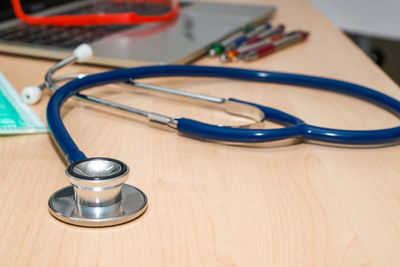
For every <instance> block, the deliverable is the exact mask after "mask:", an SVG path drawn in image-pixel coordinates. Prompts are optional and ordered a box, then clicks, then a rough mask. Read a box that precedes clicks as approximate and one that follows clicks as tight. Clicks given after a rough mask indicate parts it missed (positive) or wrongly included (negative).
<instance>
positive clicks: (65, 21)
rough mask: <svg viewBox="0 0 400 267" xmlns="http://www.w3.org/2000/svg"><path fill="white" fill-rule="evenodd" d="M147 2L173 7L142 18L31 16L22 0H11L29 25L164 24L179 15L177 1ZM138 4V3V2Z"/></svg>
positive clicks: (133, 15)
mask: <svg viewBox="0 0 400 267" xmlns="http://www.w3.org/2000/svg"><path fill="white" fill-rule="evenodd" d="M117 1H118V0H117ZM146 1H147V2H151V3H156V4H162V5H168V6H171V10H170V11H169V12H168V13H165V14H162V15H145V16H141V15H138V14H136V13H133V12H131V13H115V14H87V15H56V16H49V17H46V16H31V15H28V14H26V13H25V12H24V11H23V9H22V6H21V2H20V0H11V3H12V6H13V9H14V13H15V15H16V17H17V18H18V19H20V20H22V21H23V22H25V23H28V24H39V25H42V24H47V25H55V26H84V25H109V24H137V23H151V22H163V21H169V20H172V19H174V18H175V17H176V16H177V15H178V13H179V9H180V8H179V3H178V1H177V0H172V1H171V2H170V1H166V0H146ZM136 2H137V1H136Z"/></svg>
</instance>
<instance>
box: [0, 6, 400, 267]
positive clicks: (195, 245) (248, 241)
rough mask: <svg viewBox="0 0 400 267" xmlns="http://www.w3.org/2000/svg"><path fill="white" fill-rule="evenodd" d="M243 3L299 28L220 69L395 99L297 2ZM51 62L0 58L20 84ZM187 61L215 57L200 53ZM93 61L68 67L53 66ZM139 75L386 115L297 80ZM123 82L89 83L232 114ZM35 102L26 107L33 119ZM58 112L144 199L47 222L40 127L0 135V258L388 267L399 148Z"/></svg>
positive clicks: (54, 165)
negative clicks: (282, 45)
mask: <svg viewBox="0 0 400 267" xmlns="http://www.w3.org/2000/svg"><path fill="white" fill-rule="evenodd" d="M230 2H237V3H242V2H243V1H238V0H237V1H230ZM246 3H254V4H259V5H264V4H273V5H276V6H277V12H276V14H275V16H274V18H273V20H272V22H273V23H284V24H286V25H287V28H288V30H292V29H298V28H301V29H305V30H310V32H311V35H310V38H309V40H307V41H306V42H304V43H301V44H298V45H296V46H292V47H290V48H288V49H285V50H283V51H281V52H279V53H275V54H273V55H271V56H269V57H267V58H264V59H262V60H258V61H255V62H252V63H243V62H235V63H232V64H230V66H232V67H245V68H253V69H263V70H274V71H286V72H295V73H304V74H312V75H321V76H325V77H331V78H336V79H342V80H346V81H350V82H356V83H359V84H362V85H366V86H369V87H372V88H375V89H377V90H379V91H381V92H384V93H387V94H389V95H390V96H393V97H395V98H397V99H400V91H399V87H398V86H397V85H396V84H395V83H394V82H393V81H391V80H390V79H389V78H388V76H387V75H386V74H384V73H383V72H382V71H381V70H380V69H379V68H378V67H377V66H375V65H374V63H373V62H372V61H371V60H369V59H368V58H367V57H366V56H365V55H364V54H363V53H362V52H361V51H360V50H359V49H358V48H357V47H356V46H355V45H354V44H353V43H352V42H351V41H350V40H349V39H348V38H347V37H345V36H344V35H343V34H342V33H341V32H340V31H339V30H337V29H336V28H335V27H334V26H333V25H332V24H331V23H330V22H328V21H327V19H326V18H324V17H323V16H322V15H321V14H320V13H319V12H318V11H317V10H316V9H315V8H314V7H313V6H312V5H311V4H310V3H309V2H308V1H305V0H297V1H291V0H269V1H262V0H259V1H246ZM53 63H54V62H52V61H46V60H39V59H28V58H23V57H17V56H10V55H4V54H3V55H0V70H1V71H2V72H3V73H4V74H5V76H6V77H7V78H8V79H9V80H10V82H11V83H12V84H13V85H14V86H15V87H16V88H17V89H18V90H21V88H23V87H25V86H28V85H32V84H39V83H41V82H42V80H43V76H44V74H45V71H46V70H47V69H48V68H49V67H50V66H51V65H52V64H53ZM196 64H199V65H200V64H204V65H217V66H219V65H220V63H219V62H218V61H217V60H216V59H209V58H204V59H202V60H199V61H198V62H196ZM102 70H105V69H103V68H100V67H91V66H84V65H75V66H71V67H69V68H68V69H66V70H63V72H65V73H70V72H80V71H84V72H90V73H95V72H98V71H102ZM147 81H149V82H152V83H154V84H158V85H163V86H169V87H173V88H177V89H182V90H187V91H190V92H199V93H204V94H211V95H216V96H223V97H235V98H238V99H243V100H248V101H253V102H256V103H261V104H263V105H267V106H271V107H274V108H278V109H282V110H284V111H286V112H288V113H291V114H296V115H297V116H299V117H300V118H302V119H304V120H305V121H306V122H309V123H312V124H317V125H321V126H329V127H338V128H344V129H376V128H381V127H391V126H395V125H398V120H397V118H396V117H395V116H393V115H391V114H389V113H387V112H386V111H383V110H381V109H379V108H377V107H375V106H373V105H371V104H368V103H365V102H362V101H360V100H357V99H354V98H349V97H345V96H342V95H337V94H333V93H327V92H320V91H315V90H310V89H305V88H296V87H292V86H285V85H274V84H259V83H253V82H238V81H229V80H221V79H200V78H162V79H151V80H150V79H148V80H147ZM111 89H114V90H111ZM135 91H136V92H134V91H133V90H129V89H126V88H125V89H121V88H118V87H117V86H115V85H110V86H106V87H103V88H98V89H95V90H92V91H91V92H90V93H95V94H96V95H98V96H102V97H106V98H107V99H111V100H114V101H118V102H121V103H124V104H129V105H133V106H136V107H139V108H143V109H146V110H150V111H155V112H158V113H161V114H167V115H171V116H176V117H180V116H184V117H189V118H197V119H199V120H203V121H207V122H214V123H238V122H239V121H240V120H239V119H237V118H235V117H231V116H228V115H225V114H224V113H223V112H222V111H221V110H220V109H218V108H215V107H209V106H205V105H198V104H196V105H193V102H190V101H187V100H182V99H180V98H174V97H166V96H165V95H155V94H152V93H147V92H145V91H143V90H135ZM155 96H156V97H155ZM47 100H48V96H45V97H44V98H43V100H42V101H41V102H40V104H38V105H35V106H33V107H32V108H33V110H34V111H35V112H36V113H37V114H38V115H39V116H40V118H41V119H42V120H45V108H46V103H47ZM62 113H63V119H64V122H65V124H66V126H67V128H68V130H69V131H70V133H71V135H72V136H73V137H74V138H75V139H76V142H77V144H78V145H79V146H80V147H81V149H82V150H83V151H85V153H86V154H87V155H88V156H107V157H115V158H117V159H120V160H122V161H124V162H125V163H127V164H128V165H129V166H130V168H131V173H130V178H129V180H128V183H129V184H132V185H135V186H137V187H139V188H140V189H142V190H143V191H144V192H145V193H146V194H147V196H148V198H149V208H148V210H147V212H146V213H145V214H144V215H143V216H142V217H140V218H139V219H137V220H135V221H133V222H130V223H127V224H124V225H121V226H117V227H109V228H100V229H88V228H79V227H74V226H70V225H67V224H64V223H62V222H59V221H57V220H56V219H54V218H53V217H52V216H51V215H50V214H49V212H48V210H47V201H48V198H49V196H50V195H51V194H52V193H53V192H55V191H56V190H58V189H59V188H61V187H63V186H66V185H68V181H67V179H66V176H65V175H64V169H65V167H66V166H65V164H64V163H63V161H62V160H61V158H60V156H59V154H58V152H57V148H56V147H55V145H54V144H53V143H52V141H51V138H50V136H49V135H46V134H42V135H31V136H6V137H0V266H117V267H119V266H400V208H399V205H400V165H399V158H400V147H399V146H387V147H378V148H344V147H338V146H326V145H320V144H309V143H296V142H294V143H293V142H292V143H274V144H269V145H263V146H259V147H245V146H228V145H221V144H217V143H212V142H204V141H199V140H193V139H189V138H185V137H182V136H180V135H177V134H175V133H174V132H172V131H170V130H167V129H160V128H156V127H153V126H151V125H149V124H147V123H143V122H141V121H140V120H137V119H135V118H130V117H127V116H123V115H114V114H112V113H111V112H107V111H102V110H99V109H98V108H95V107H91V106H89V105H87V104H83V103H79V102H77V101H75V100H70V101H68V102H67V103H66V105H65V106H64V108H63V110H62Z"/></svg>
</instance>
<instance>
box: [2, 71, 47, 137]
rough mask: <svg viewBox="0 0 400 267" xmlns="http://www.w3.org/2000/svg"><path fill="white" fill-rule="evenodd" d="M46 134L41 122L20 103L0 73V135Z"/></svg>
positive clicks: (15, 92)
mask: <svg viewBox="0 0 400 267" xmlns="http://www.w3.org/2000/svg"><path fill="white" fill-rule="evenodd" d="M46 132H47V128H46V126H45V125H44V124H43V122H42V121H41V120H40V119H39V118H38V117H37V116H36V114H35V113H33V111H32V110H31V109H30V108H29V107H28V106H27V105H26V104H25V103H23V102H22V101H21V99H20V97H19V95H18V93H17V91H16V90H15V88H14V87H13V86H12V85H11V84H10V83H9V82H8V81H7V79H6V78H5V77H4V75H3V74H2V73H1V72H0V135H11V134H34V133H46Z"/></svg>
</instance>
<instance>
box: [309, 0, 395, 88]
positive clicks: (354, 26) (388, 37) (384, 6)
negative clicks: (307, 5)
mask: <svg viewBox="0 0 400 267" xmlns="http://www.w3.org/2000/svg"><path fill="white" fill-rule="evenodd" d="M311 2H312V3H313V4H314V5H315V6H316V7H317V8H318V9H319V10H320V11H321V12H322V13H323V14H324V15H325V16H326V17H328V19H329V20H331V21H332V22H333V23H334V24H335V25H336V26H337V27H338V28H339V29H341V30H342V31H343V32H344V33H346V34H347V35H348V36H349V37H350V39H351V40H353V41H354V42H355V43H356V44H357V45H358V46H359V47H360V48H361V49H362V50H363V51H364V52H365V53H366V54H367V55H368V56H369V57H370V58H371V59H372V60H373V61H374V62H375V63H376V64H377V65H379V66H380V67H381V68H382V69H383V70H384V71H385V72H386V73H387V74H388V75H389V76H390V77H391V78H392V79H393V80H394V81H395V82H396V83H397V84H399V85H400V0H311Z"/></svg>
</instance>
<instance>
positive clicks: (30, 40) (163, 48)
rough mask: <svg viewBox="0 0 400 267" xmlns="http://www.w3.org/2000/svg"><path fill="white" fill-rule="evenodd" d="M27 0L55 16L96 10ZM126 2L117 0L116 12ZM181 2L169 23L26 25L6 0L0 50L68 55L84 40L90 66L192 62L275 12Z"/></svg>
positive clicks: (58, 0) (0, 6) (63, 1)
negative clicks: (91, 54)
mask: <svg viewBox="0 0 400 267" xmlns="http://www.w3.org/2000/svg"><path fill="white" fill-rule="evenodd" d="M22 2H23V7H24V10H25V11H26V13H29V14H37V15H54V14H77V13H82V12H83V13H84V12H85V10H91V8H92V6H91V5H92V4H93V2H94V1H90V0H89V1H75V2H74V1H70V0H24V1H22ZM122 2H123V1H115V5H116V7H115V8H116V10H117V11H116V12H118V8H119V9H121V7H118V3H122ZM180 3H181V10H180V13H179V15H178V18H177V19H175V20H174V21H170V22H165V23H152V24H136V25H105V26H68V27H56V26H45V25H27V24H24V23H22V22H21V21H18V20H17V19H15V17H14V14H13V11H12V8H11V4H10V1H1V3H0V53H10V54H17V55H23V56H32V57H40V58H49V59H63V58H65V57H67V56H68V55H70V54H71V52H72V50H73V49H74V48H75V47H76V46H78V45H79V44H81V43H89V44H90V45H92V47H93V50H94V57H93V58H92V59H91V60H90V61H89V62H88V63H89V64H96V65H103V66H111V67H132V66H139V65H154V64H173V63H176V64H183V63H190V62H192V61H194V60H196V59H197V58H199V57H201V56H203V55H204V54H205V53H206V52H207V48H208V47H209V46H210V45H211V44H212V43H214V42H217V41H219V40H222V39H223V38H225V37H227V36H229V35H230V34H232V33H233V32H235V31H237V30H238V29H240V27H243V26H244V25H246V24H259V23H263V22H266V21H267V20H268V19H269V17H270V16H271V15H272V14H273V13H274V10H275V8H274V7H272V6H252V5H237V4H226V3H213V2H203V1H201V2H199V1H193V2H191V1H185V2H180ZM111 12H112V11H111ZM137 12H138V13H140V8H138V11H137Z"/></svg>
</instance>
